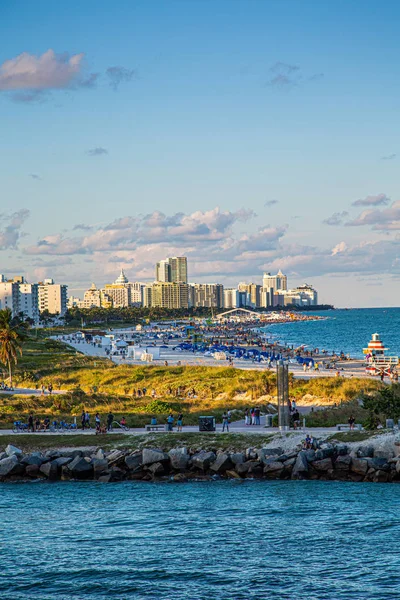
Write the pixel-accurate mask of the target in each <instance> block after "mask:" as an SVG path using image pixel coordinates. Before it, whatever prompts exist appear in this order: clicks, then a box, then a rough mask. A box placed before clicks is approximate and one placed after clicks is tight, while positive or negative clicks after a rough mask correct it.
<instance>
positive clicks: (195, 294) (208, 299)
mask: <svg viewBox="0 0 400 600" xmlns="http://www.w3.org/2000/svg"><path fill="white" fill-rule="evenodd" d="M190 291H191V302H190V304H191V305H192V306H195V307H209V308H211V307H212V308H223V306H224V286H223V285H221V284H220V283H195V284H193V285H191V286H190Z"/></svg>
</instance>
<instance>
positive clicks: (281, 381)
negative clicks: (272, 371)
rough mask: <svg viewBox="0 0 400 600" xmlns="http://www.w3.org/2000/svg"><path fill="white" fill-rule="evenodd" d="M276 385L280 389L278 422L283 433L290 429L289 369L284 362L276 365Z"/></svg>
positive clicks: (280, 361)
mask: <svg viewBox="0 0 400 600" xmlns="http://www.w3.org/2000/svg"><path fill="white" fill-rule="evenodd" d="M276 383H277V388H278V422H279V429H280V430H281V431H287V430H288V429H289V419H290V407H289V368H288V365H287V364H286V363H284V362H283V360H279V361H278V362H277V365H276Z"/></svg>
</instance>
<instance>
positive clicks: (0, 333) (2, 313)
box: [0, 308, 26, 385]
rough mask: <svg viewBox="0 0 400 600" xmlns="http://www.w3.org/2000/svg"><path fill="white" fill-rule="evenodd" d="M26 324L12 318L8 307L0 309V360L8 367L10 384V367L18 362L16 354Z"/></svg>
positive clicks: (20, 349)
mask: <svg viewBox="0 0 400 600" xmlns="http://www.w3.org/2000/svg"><path fill="white" fill-rule="evenodd" d="M24 331H26V324H25V323H21V321H20V319H13V316H12V312H11V310H10V309H9V308H4V309H1V310H0V362H2V363H3V364H4V365H5V366H7V368H8V373H9V379H10V385H12V368H13V366H14V365H16V364H17V362H18V354H22V341H23V339H24V338H25V335H24Z"/></svg>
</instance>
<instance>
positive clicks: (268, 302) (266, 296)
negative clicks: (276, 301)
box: [260, 287, 274, 308]
mask: <svg viewBox="0 0 400 600" xmlns="http://www.w3.org/2000/svg"><path fill="white" fill-rule="evenodd" d="M273 296H274V290H273V288H265V287H262V288H261V291H260V306H261V307H262V308H269V307H270V306H272V300H273Z"/></svg>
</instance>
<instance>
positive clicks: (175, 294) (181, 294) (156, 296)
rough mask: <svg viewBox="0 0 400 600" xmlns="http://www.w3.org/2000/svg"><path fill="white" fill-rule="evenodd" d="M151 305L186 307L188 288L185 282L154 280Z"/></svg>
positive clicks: (187, 304)
mask: <svg viewBox="0 0 400 600" xmlns="http://www.w3.org/2000/svg"><path fill="white" fill-rule="evenodd" d="M151 306H154V307H156V306H158V307H161V308H188V306H189V289H188V285H187V284H186V283H175V282H164V281H156V282H154V283H153V285H152V291H151Z"/></svg>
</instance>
